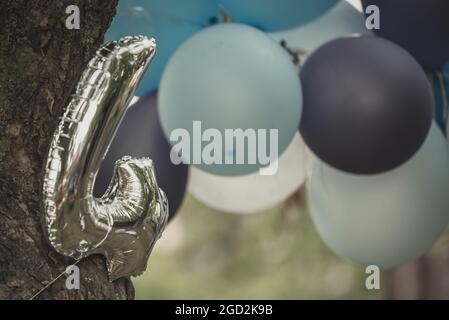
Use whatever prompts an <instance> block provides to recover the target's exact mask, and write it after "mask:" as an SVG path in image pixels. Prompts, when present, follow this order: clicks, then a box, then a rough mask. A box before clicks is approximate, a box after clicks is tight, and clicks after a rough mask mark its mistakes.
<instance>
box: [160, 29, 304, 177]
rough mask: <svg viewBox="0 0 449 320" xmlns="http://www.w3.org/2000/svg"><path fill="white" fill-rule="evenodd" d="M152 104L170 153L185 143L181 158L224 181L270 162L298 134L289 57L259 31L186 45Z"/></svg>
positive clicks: (211, 36)
mask: <svg viewBox="0 0 449 320" xmlns="http://www.w3.org/2000/svg"><path fill="white" fill-rule="evenodd" d="M158 99H159V107H160V109H159V111H160V118H161V124H162V128H163V130H164V132H165V134H166V136H167V137H168V138H169V140H171V143H172V145H173V146H174V150H176V151H177V150H179V149H178V147H177V146H179V144H180V143H181V144H182V145H185V146H186V147H181V148H180V149H182V151H181V152H179V153H181V154H182V158H183V160H188V162H189V163H192V164H194V165H197V166H198V167H199V168H200V169H202V170H205V171H207V172H210V173H213V174H217V175H224V176H237V175H244V174H249V173H251V172H255V171H256V170H258V169H260V168H261V167H265V165H266V163H265V160H263V161H261V158H265V155H268V156H269V158H270V159H271V158H273V159H271V160H275V159H274V158H277V155H280V154H281V153H282V152H283V151H284V150H285V149H286V148H287V146H288V145H289V143H290V142H291V140H292V139H293V136H294V135H295V133H296V132H297V125H298V124H299V120H300V117H301V112H302V91H301V84H300V81H299V76H298V73H297V70H296V68H295V66H294V64H293V63H292V61H291V57H290V56H289V55H288V54H287V53H286V51H285V50H284V49H283V48H282V47H281V46H280V45H279V44H278V43H277V42H275V41H274V40H273V39H271V38H270V37H269V36H267V34H265V33H264V32H261V31H260V30H257V29H255V28H252V27H250V26H245V25H242V24H236V23H223V24H220V25H216V26H213V27H210V28H207V29H205V30H203V31H202V32H200V33H198V34H196V35H194V36H193V37H191V38H190V39H189V40H187V41H186V42H185V43H184V44H183V45H182V46H181V47H180V48H179V49H178V50H177V51H176V53H175V54H174V55H173V57H172V58H171V59H170V62H169V63H168V65H167V67H166V69H165V71H164V74H163V76H162V79H161V85H160V87H159V96H158ZM237 131H238V132H240V133H238V132H237ZM207 132H208V133H207ZM242 132H245V136H246V137H243V135H244V134H243V133H242ZM234 133H235V134H236V135H234ZM237 135H238V136H239V138H238V139H237V137H236V136H237ZM229 136H230V138H229ZM233 136H234V137H235V139H234V138H233ZM267 136H268V137H267ZM177 137H186V138H183V139H181V138H179V140H181V141H178V142H177V140H178V138H177ZM187 140H191V141H192V142H190V143H189V144H187V143H183V141H187ZM234 140H235V143H234ZM242 142H243V143H242ZM275 143H277V145H275ZM211 146H215V147H213V148H209V147H211ZM212 149H213V150H212ZM242 149H245V150H243V151H242ZM256 149H257V152H256ZM184 151H185V152H184ZM256 154H257V155H256ZM262 154H264V155H263V156H261V155H262ZM242 155H243V156H244V157H243V158H244V159H242V157H241V156H242ZM205 157H206V158H207V160H206V159H205ZM238 159H240V160H244V161H239V160H238ZM251 159H252V160H251ZM228 160H230V161H228ZM270 163H271V161H270Z"/></svg>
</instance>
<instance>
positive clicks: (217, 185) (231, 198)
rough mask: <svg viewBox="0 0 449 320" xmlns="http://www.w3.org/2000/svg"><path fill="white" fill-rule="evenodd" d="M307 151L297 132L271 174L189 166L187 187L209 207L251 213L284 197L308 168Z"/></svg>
mask: <svg viewBox="0 0 449 320" xmlns="http://www.w3.org/2000/svg"><path fill="white" fill-rule="evenodd" d="M309 159H310V154H309V151H308V150H307V147H306V146H305V144H304V142H303V140H302V138H301V136H300V135H299V133H296V134H295V136H294V138H293V140H292V142H291V143H290V145H289V146H288V147H287V149H286V150H285V151H284V153H283V154H282V155H281V156H280V157H279V159H278V160H277V161H276V162H277V164H276V163H272V164H271V166H275V165H278V170H277V172H276V174H274V175H260V174H259V172H255V173H251V174H248V175H244V176H238V177H225V176H217V175H213V174H210V173H207V172H205V171H202V170H200V169H198V168H196V167H194V166H191V171H190V181H189V187H188V188H189V191H190V192H191V193H192V194H193V196H195V197H196V198H197V199H198V200H200V201H201V202H203V203H205V204H206V205H208V206H209V207H211V208H214V209H217V210H221V211H225V212H230V213H240V214H245V213H254V212H258V211H261V210H265V209H269V208H271V207H273V206H275V205H276V204H278V203H280V202H282V201H284V200H285V199H287V198H288V197H289V196H290V195H291V194H293V193H294V192H295V190H297V189H298V188H299V187H300V186H301V185H302V184H303V182H304V180H305V177H306V175H307V171H308V170H309V171H310V169H311V165H310V161H309Z"/></svg>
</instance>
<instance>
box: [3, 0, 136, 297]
mask: <svg viewBox="0 0 449 320" xmlns="http://www.w3.org/2000/svg"><path fill="white" fill-rule="evenodd" d="M71 4H75V5H78V7H79V9H80V17H81V25H80V27H81V28H80V29H79V30H76V29H73V30H69V29H67V28H66V26H65V20H66V18H67V17H68V14H66V13H65V10H66V7H67V6H69V5H71ZM116 5H117V0H79V1H78V0H64V1H54V0H14V1H1V2H0V299H29V298H31V297H33V295H35V294H36V293H38V292H39V290H41V289H42V288H44V287H45V286H46V285H48V284H50V283H51V282H52V280H53V279H55V278H56V277H57V276H58V275H60V274H61V273H62V272H64V270H65V268H66V267H67V266H68V265H70V264H71V263H73V260H72V259H69V258H65V257H62V256H61V255H59V254H57V253H56V252H55V251H54V250H53V249H52V248H51V247H50V245H49V244H48V243H47V241H46V239H45V237H44V235H43V228H42V225H41V219H42V217H43V213H42V212H41V210H40V193H41V188H42V177H43V163H44V161H45V157H46V154H47V152H48V148H49V142H50V139H51V137H52V135H53V132H54V130H55V128H56V125H57V123H58V122H59V117H60V116H61V115H62V112H63V109H64V107H65V106H66V105H67V103H68V101H69V99H70V97H69V96H70V94H71V93H73V92H74V88H75V86H76V84H77V81H78V79H79V77H80V75H81V73H82V71H83V69H84V67H85V66H86V64H87V62H88V61H89V60H90V58H91V57H92V56H93V54H94V53H95V51H96V49H97V48H98V46H99V45H100V43H101V42H102V41H103V35H104V33H105V31H106V29H107V28H108V26H109V25H110V23H111V21H112V17H113V16H114V14H115V8H116ZM78 266H79V268H80V289H79V290H68V289H67V288H66V286H65V282H66V277H65V276H62V277H60V278H59V279H57V280H56V281H55V282H54V283H52V284H51V285H50V286H49V287H48V288H46V289H45V290H44V291H42V292H41V293H40V294H39V295H38V296H37V297H36V299H130V298H133V296H134V289H133V287H132V284H131V281H130V280H129V279H119V280H117V281H115V282H113V283H110V282H109V281H108V276H107V272H106V267H105V261H104V260H103V258H102V257H99V256H95V257H90V258H87V259H84V260H82V261H81V262H80V263H79V264H78Z"/></svg>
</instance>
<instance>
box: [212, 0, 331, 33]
mask: <svg viewBox="0 0 449 320" xmlns="http://www.w3.org/2000/svg"><path fill="white" fill-rule="evenodd" d="M218 2H219V3H220V4H221V5H222V6H223V8H224V9H225V10H226V12H227V13H228V14H229V15H230V16H231V17H232V18H234V19H235V20H236V21H237V22H240V23H245V24H250V25H252V26H255V27H257V28H261V29H262V30H264V31H267V32H272V31H279V30H285V29H290V28H293V27H296V26H299V25H303V24H306V23H308V22H310V21H312V20H314V19H316V18H317V17H319V16H321V15H322V14H323V13H325V12H326V11H327V10H329V9H330V8H331V7H332V6H333V5H335V4H336V3H337V2H338V0H219V1H218Z"/></svg>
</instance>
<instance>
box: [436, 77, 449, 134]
mask: <svg viewBox="0 0 449 320" xmlns="http://www.w3.org/2000/svg"><path fill="white" fill-rule="evenodd" d="M436 76H437V79H438V83H439V85H440V89H441V100H442V102H443V119H444V123H445V124H446V123H447V119H448V114H449V102H448V96H447V91H446V79H445V75H443V73H441V72H437V73H436ZM447 129H448V128H446V130H447Z"/></svg>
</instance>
